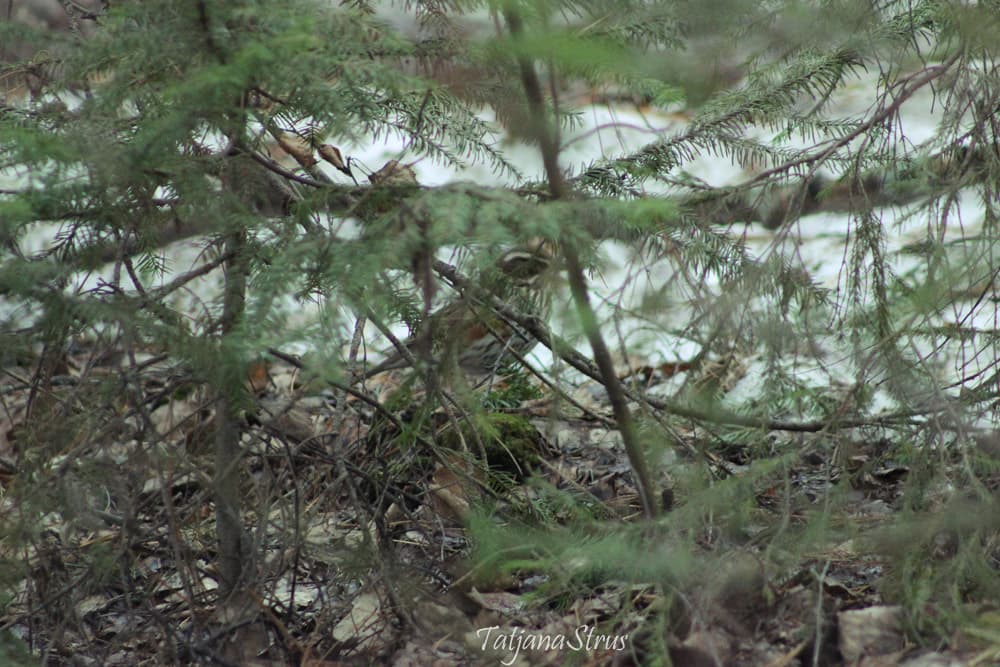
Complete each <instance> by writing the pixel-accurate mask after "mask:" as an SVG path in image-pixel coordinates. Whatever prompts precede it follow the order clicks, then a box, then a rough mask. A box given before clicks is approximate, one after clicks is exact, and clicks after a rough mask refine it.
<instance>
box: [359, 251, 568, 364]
mask: <svg viewBox="0 0 1000 667" xmlns="http://www.w3.org/2000/svg"><path fill="white" fill-rule="evenodd" d="M553 260H554V248H553V244H552V243H550V242H548V241H542V240H533V241H531V242H529V243H526V244H523V245H519V246H515V247H513V248H511V249H509V250H507V251H506V252H504V253H503V254H502V255H501V256H500V257H499V259H498V260H497V261H496V262H495V264H494V265H493V267H492V270H488V271H485V272H484V273H483V274H481V275H480V285H479V287H480V288H481V294H480V296H479V297H477V296H476V295H473V294H469V293H465V294H462V295H460V296H459V297H458V298H456V299H455V300H453V301H451V302H449V303H446V304H445V305H443V306H441V307H440V308H439V309H437V310H436V311H434V312H433V313H431V314H430V315H429V316H428V318H427V319H426V320H425V321H424V322H423V323H421V324H420V325H418V328H417V331H416V332H415V334H414V335H413V336H411V337H410V338H408V339H407V340H405V341H403V342H402V346H403V347H405V348H406V349H407V350H408V351H409V352H410V355H411V356H412V357H416V358H419V357H420V355H418V354H417V353H416V349H417V341H419V340H426V335H427V333H428V331H429V332H430V335H431V338H432V341H433V342H432V350H433V353H434V355H435V357H436V359H435V363H436V364H438V365H439V367H443V366H446V365H448V364H454V365H457V366H458V368H459V369H461V370H462V371H463V372H465V373H466V374H467V375H469V376H471V377H473V378H482V377H485V376H489V375H493V374H495V373H496V372H497V371H498V370H499V369H501V368H503V367H504V366H507V365H508V364H510V363H513V362H515V361H517V358H518V356H524V355H525V354H528V353H529V352H531V350H532V349H534V347H535V345H537V343H538V340H537V339H536V338H535V337H534V336H533V335H531V334H530V333H529V332H527V331H525V330H524V329H523V328H522V327H520V326H519V325H517V324H516V323H514V322H512V321H510V320H509V319H507V318H504V317H502V316H501V315H500V314H499V313H497V312H496V311H495V310H494V309H492V308H491V307H490V305H489V304H488V303H487V302H486V300H485V299H483V298H481V297H482V295H483V294H486V295H491V296H494V297H497V298H499V299H500V300H501V301H503V302H504V303H506V304H507V305H509V306H510V307H511V308H513V309H514V310H516V311H518V312H520V313H523V314H525V315H531V316H535V317H539V318H543V319H544V318H545V317H546V316H547V314H548V311H549V309H550V306H551V296H552V291H553V289H552V288H553V285H552V282H553V281H552V277H553V275H554V271H553V267H554V261H553ZM408 366H410V362H409V360H408V359H407V358H406V355H404V354H403V353H402V352H400V351H399V350H398V349H392V350H389V351H388V352H387V355H386V358H385V359H384V360H383V361H382V362H380V363H378V364H376V365H375V366H373V367H371V368H369V369H368V370H367V371H366V372H365V373H364V378H365V379H367V378H370V377H373V376H375V375H378V374H379V373H383V372H385V371H390V370H396V369H400V368H406V367H408Z"/></svg>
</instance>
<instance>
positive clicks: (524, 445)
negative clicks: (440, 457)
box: [440, 412, 542, 480]
mask: <svg viewBox="0 0 1000 667" xmlns="http://www.w3.org/2000/svg"><path fill="white" fill-rule="evenodd" d="M461 430H462V433H461V436H462V438H459V437H458V433H456V432H455V430H454V429H453V428H450V429H448V430H447V431H445V432H444V433H443V434H442V435H441V438H440V442H441V443H442V444H443V445H444V446H446V447H449V448H453V449H460V448H461V442H462V439H464V440H465V442H482V444H483V448H484V449H485V451H486V462H487V464H488V465H489V467H490V468H491V469H492V470H494V471H496V472H502V473H507V474H510V475H512V476H513V477H514V478H515V479H518V480H520V479H523V478H524V477H525V476H526V475H527V473H528V471H529V470H530V469H531V468H533V467H534V466H536V465H538V462H539V454H540V450H541V444H542V439H541V436H540V435H539V434H538V430H537V429H536V428H535V427H534V426H532V425H531V422H529V421H528V420H527V419H525V418H524V417H521V416H519V415H511V414H504V413H498V412H493V413H484V414H480V415H477V416H476V417H474V418H473V419H472V421H470V422H464V423H463V424H462V425H461Z"/></svg>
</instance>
